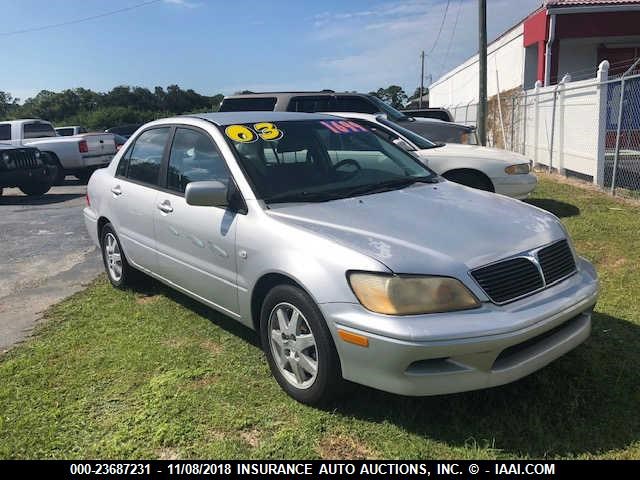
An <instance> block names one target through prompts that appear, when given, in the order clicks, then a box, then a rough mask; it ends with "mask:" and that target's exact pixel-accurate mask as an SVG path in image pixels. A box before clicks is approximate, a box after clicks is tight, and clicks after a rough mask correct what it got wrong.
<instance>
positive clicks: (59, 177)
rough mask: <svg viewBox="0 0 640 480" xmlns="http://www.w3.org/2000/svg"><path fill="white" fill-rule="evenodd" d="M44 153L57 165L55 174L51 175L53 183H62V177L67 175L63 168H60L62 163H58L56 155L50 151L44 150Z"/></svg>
mask: <svg viewBox="0 0 640 480" xmlns="http://www.w3.org/2000/svg"><path fill="white" fill-rule="evenodd" d="M44 153H46V154H47V155H49V157H50V158H51V159H52V160H53V161H54V162H55V164H56V167H58V170H57V172H56V176H55V177H53V185H63V184H64V178H65V177H66V176H67V173H66V172H65V170H64V168H62V164H61V163H60V160H59V159H58V156H57V155H56V154H55V153H52V152H44Z"/></svg>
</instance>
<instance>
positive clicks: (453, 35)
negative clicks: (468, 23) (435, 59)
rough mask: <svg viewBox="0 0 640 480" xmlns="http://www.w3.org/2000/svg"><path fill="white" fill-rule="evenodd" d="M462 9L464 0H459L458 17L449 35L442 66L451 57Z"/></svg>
mask: <svg viewBox="0 0 640 480" xmlns="http://www.w3.org/2000/svg"><path fill="white" fill-rule="evenodd" d="M461 11H462V0H458V12H457V13H456V19H455V21H454V22H453V30H451V37H449V45H448V46H447V53H446V54H445V55H444V57H442V63H440V68H442V67H443V66H444V62H446V61H447V59H448V58H449V52H450V51H451V46H452V45H453V38H454V37H455V36H456V28H458V20H459V19H460V12H461Z"/></svg>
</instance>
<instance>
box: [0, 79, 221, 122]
mask: <svg viewBox="0 0 640 480" xmlns="http://www.w3.org/2000/svg"><path fill="white" fill-rule="evenodd" d="M223 98H224V95H222V94H218V95H213V96H207V95H201V94H199V93H197V92H195V91H194V90H192V89H188V90H183V89H181V88H180V87H179V86H178V85H169V86H168V87H167V88H166V89H164V88H163V87H155V88H154V89H153V91H151V90H149V89H148V88H143V87H129V86H126V85H121V86H118V87H115V88H113V89H112V90H111V91H109V92H95V91H93V90H90V89H87V88H73V89H67V90H63V91H62V92H52V91H49V90H42V91H41V92H40V93H38V94H37V95H36V96H35V97H31V98H28V99H26V100H25V101H24V102H23V103H22V104H21V103H20V101H19V99H17V98H14V97H13V96H12V95H11V94H10V93H7V92H2V91H0V119H2V120H12V119H17V118H42V119H45V120H48V121H50V122H52V123H54V124H55V125H60V126H62V125H83V126H85V127H87V128H90V129H92V130H104V129H105V128H109V127H113V126H116V125H122V124H127V123H144V122H148V121H150V120H154V119H156V118H162V117H168V116H172V115H180V114H184V113H196V112H209V111H215V110H217V109H218V107H219V106H220V102H222V99H223Z"/></svg>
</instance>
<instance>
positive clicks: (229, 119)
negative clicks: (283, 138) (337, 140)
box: [184, 112, 336, 126]
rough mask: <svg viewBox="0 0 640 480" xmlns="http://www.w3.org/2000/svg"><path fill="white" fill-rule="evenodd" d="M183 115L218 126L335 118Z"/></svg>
mask: <svg viewBox="0 0 640 480" xmlns="http://www.w3.org/2000/svg"><path fill="white" fill-rule="evenodd" d="M184 117H191V118H201V119H203V120H207V121H209V122H211V123H215V124H216V125H219V126H224V125H233V124H234V123H255V122H286V121H291V120H328V119H335V118H336V117H333V116H331V115H326V114H322V113H301V112H215V113H193V114H190V115H184Z"/></svg>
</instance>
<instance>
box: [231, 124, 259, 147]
mask: <svg viewBox="0 0 640 480" xmlns="http://www.w3.org/2000/svg"><path fill="white" fill-rule="evenodd" d="M224 133H226V134H227V137H229V138H230V139H231V140H233V141H234V142H241V143H251V142H255V141H256V139H257V138H258V137H257V136H256V133H255V132H254V131H253V130H251V129H250V128H248V127H245V126H244V125H229V126H228V127H227V128H225V129H224Z"/></svg>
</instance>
